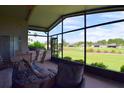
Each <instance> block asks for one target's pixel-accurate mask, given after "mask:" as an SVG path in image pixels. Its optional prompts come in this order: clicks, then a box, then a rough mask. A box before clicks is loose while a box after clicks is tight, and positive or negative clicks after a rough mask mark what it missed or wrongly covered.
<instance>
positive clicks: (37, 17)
mask: <svg viewBox="0 0 124 93" xmlns="http://www.w3.org/2000/svg"><path fill="white" fill-rule="evenodd" d="M104 7H109V8H107V10H108V11H113V10H114V9H113V8H110V7H111V6H103V5H36V6H33V5H9V6H8V5H0V16H7V17H16V18H20V19H23V20H26V21H28V25H29V29H33V30H42V31H49V30H50V29H52V28H53V27H54V26H55V25H56V24H57V23H59V22H60V21H61V17H62V16H64V17H67V15H68V16H70V15H71V14H72V13H73V14H77V13H78V14H79V12H80V13H81V14H83V13H84V12H83V11H87V10H92V9H93V10H94V9H96V10H94V11H95V12H103V11H102V10H98V8H104ZM117 8H118V10H120V9H123V10H124V6H121V8H120V7H116V9H117ZM104 10H106V9H104ZM95 12H92V11H90V12H88V13H95Z"/></svg>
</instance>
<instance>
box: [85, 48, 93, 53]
mask: <svg viewBox="0 0 124 93" xmlns="http://www.w3.org/2000/svg"><path fill="white" fill-rule="evenodd" d="M86 51H87V52H94V49H93V48H87V50H86Z"/></svg>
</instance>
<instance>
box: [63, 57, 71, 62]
mask: <svg viewBox="0 0 124 93" xmlns="http://www.w3.org/2000/svg"><path fill="white" fill-rule="evenodd" d="M64 59H65V60H69V61H71V60H72V58H71V57H68V56H66V57H64Z"/></svg>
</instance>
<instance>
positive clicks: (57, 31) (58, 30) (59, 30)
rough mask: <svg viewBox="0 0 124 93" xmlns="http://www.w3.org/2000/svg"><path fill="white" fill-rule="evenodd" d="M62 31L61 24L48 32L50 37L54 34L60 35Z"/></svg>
mask: <svg viewBox="0 0 124 93" xmlns="http://www.w3.org/2000/svg"><path fill="white" fill-rule="evenodd" d="M61 31H62V23H59V24H58V25H57V26H56V27H54V28H53V29H52V30H51V31H50V33H49V34H50V35H54V34H58V33H61Z"/></svg>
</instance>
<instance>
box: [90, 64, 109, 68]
mask: <svg viewBox="0 0 124 93" xmlns="http://www.w3.org/2000/svg"><path fill="white" fill-rule="evenodd" d="M91 66H94V67H100V68H103V69H106V68H107V66H106V65H104V64H103V63H97V62H96V63H91Z"/></svg>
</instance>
